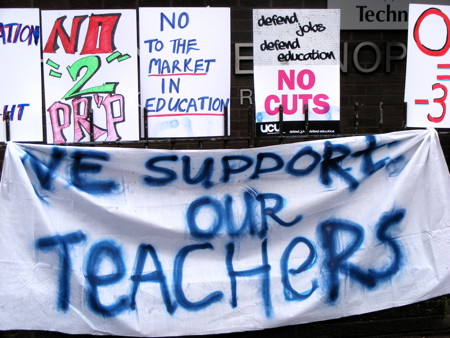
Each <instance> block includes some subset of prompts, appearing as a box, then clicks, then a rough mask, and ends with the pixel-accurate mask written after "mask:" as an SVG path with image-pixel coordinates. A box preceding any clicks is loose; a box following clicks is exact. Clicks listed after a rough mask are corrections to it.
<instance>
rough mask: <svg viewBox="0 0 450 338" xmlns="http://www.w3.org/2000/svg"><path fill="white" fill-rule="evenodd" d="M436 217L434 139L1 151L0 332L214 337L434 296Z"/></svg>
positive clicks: (442, 192) (444, 171)
mask: <svg viewBox="0 0 450 338" xmlns="http://www.w3.org/2000/svg"><path fill="white" fill-rule="evenodd" d="M449 205H450V176H449V172H448V168H447V167H446V164H445V160H444V156H443V153H442V150H441V148H440V145H439V139H438V135H437V133H436V132H435V131H434V130H423V131H404V132H397V133H391V134H385V135H376V136H366V137H363V136H360V137H349V138H338V139H333V140H320V141H314V142H305V143H296V144H284V145H279V146H271V147H264V148H252V149H241V150H232V149H228V150H208V151H201V150H197V151H188V150H180V151H175V150H149V149H121V148H101V147H95V148H82V147H69V146H66V147H57V146H46V145H25V144H15V143H8V147H7V151H6V157H5V162H4V168H3V172H2V181H1V185H0V214H1V215H2V217H1V220H0V229H1V234H2V236H0V257H1V259H0V290H2V297H0V316H1V318H2V320H1V321H0V330H12V329H22V330H27V329H29V330H55V331H60V332H65V333H70V334H114V335H127V336H128V335H129V336H181V335H194V334H195V335H196V334H213V333H223V332H233V331H245V330H259V329H264V328H269V327H275V326H282V325H294V324H300V323H307V322H312V321H321V320H326V319H331V318H339V317H342V316H351V315H356V314H361V313H366V312H371V311H377V310H381V309H386V308H389V307H396V306H402V305H406V304H410V303H413V302H417V301H422V300H425V299H428V298H431V297H436V296H440V295H444V294H448V293H450V270H449V264H450V259H449V256H448V248H449V245H450V208H449V207H448V206H449ZM23 210H26V212H23Z"/></svg>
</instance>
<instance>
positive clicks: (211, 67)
mask: <svg viewBox="0 0 450 338" xmlns="http://www.w3.org/2000/svg"><path fill="white" fill-rule="evenodd" d="M139 37H140V42H139V45H140V81H141V108H142V110H143V112H144V115H146V118H147V119H148V121H147V122H148V137H208V136H209V137H210V136H223V135H224V134H225V125H224V123H225V116H227V119H229V114H227V115H225V113H226V112H230V9H229V8H210V7H208V8H139ZM227 126H229V123H227ZM226 134H228V132H227V133H226Z"/></svg>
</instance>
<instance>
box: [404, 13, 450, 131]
mask: <svg viewBox="0 0 450 338" xmlns="http://www.w3.org/2000/svg"><path fill="white" fill-rule="evenodd" d="M449 49H450V6H435V5H417V4H411V5H410V6H409V25H408V55H407V66H406V85H405V102H406V103H407V107H408V112H407V119H406V124H407V126H408V127H432V128H450V114H449V113H448V112H447V104H448V80H450V52H449Z"/></svg>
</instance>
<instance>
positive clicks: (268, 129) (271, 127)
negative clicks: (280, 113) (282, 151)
mask: <svg viewBox="0 0 450 338" xmlns="http://www.w3.org/2000/svg"><path fill="white" fill-rule="evenodd" d="M260 129H261V132H263V133H273V132H277V133H278V132H279V131H280V128H278V127H277V125H276V124H275V123H269V124H265V125H261V126H260Z"/></svg>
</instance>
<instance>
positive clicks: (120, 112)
mask: <svg viewBox="0 0 450 338" xmlns="http://www.w3.org/2000/svg"><path fill="white" fill-rule="evenodd" d="M42 27H43V58H44V83H45V107H46V108H45V109H46V113H47V139H48V142H49V143H66V142H86V141H90V140H91V135H92V140H93V141H121V140H122V141H125V140H137V139H139V108H138V78H137V76H138V69H137V45H136V44H137V30H136V11H135V10H73V11H67V10H65V11H42ZM91 115H92V117H91ZM91 131H92V132H91Z"/></svg>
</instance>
